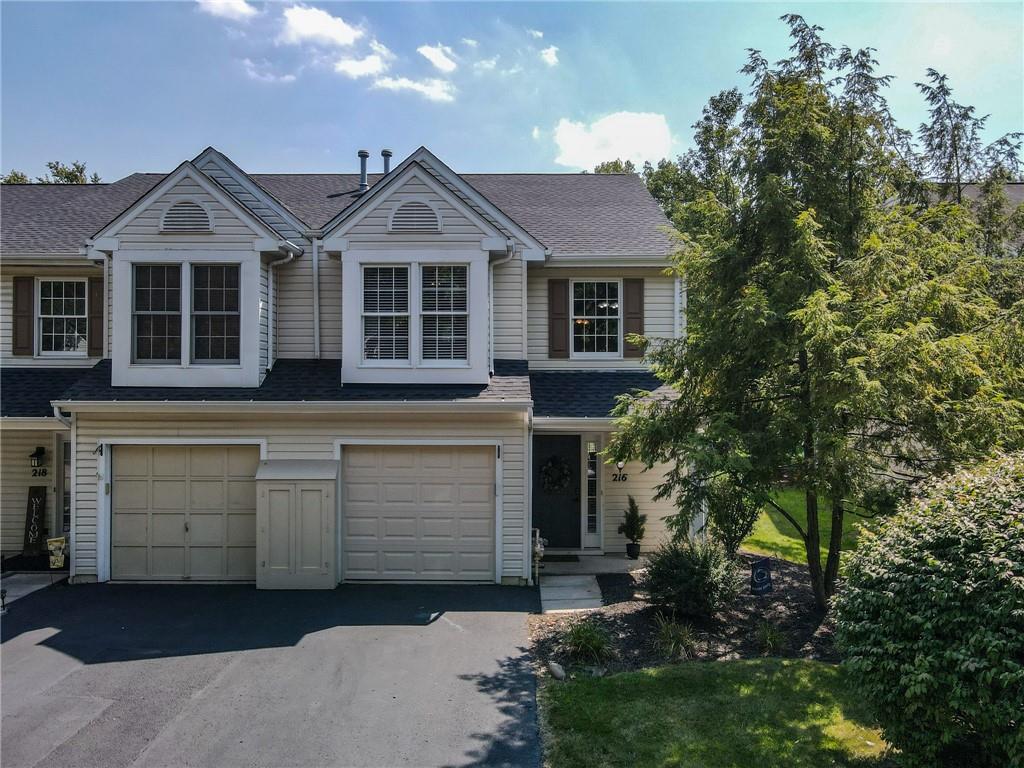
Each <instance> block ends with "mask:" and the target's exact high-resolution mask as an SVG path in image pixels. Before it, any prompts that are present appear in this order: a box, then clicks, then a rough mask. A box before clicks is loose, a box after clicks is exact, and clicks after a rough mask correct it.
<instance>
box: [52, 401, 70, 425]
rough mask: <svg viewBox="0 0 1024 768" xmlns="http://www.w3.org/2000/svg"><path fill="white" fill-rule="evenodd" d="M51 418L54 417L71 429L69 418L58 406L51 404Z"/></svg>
mask: <svg viewBox="0 0 1024 768" xmlns="http://www.w3.org/2000/svg"><path fill="white" fill-rule="evenodd" d="M53 418H55V419H56V420H57V421H59V422H60V423H61V424H63V425H64V426H65V427H67V428H68V429H71V419H69V418H68V417H67V416H65V415H64V414H63V413H61V412H60V406H58V405H55V406H53Z"/></svg>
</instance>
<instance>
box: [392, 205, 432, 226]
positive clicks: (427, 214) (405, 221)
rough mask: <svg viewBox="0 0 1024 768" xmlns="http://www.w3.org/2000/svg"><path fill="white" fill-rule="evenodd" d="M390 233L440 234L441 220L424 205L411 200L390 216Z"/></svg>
mask: <svg viewBox="0 0 1024 768" xmlns="http://www.w3.org/2000/svg"><path fill="white" fill-rule="evenodd" d="M391 231H392V232H440V231H441V218H440V217H439V216H438V215H437V211H435V210H434V209H433V208H431V207H430V206H429V205H427V204H426V203H421V202H418V201H415V200H411V201H409V202H407V203H402V204H401V205H400V206H398V208H396V209H395V212H394V213H392V214H391Z"/></svg>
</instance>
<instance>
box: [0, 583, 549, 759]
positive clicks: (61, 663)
mask: <svg viewBox="0 0 1024 768" xmlns="http://www.w3.org/2000/svg"><path fill="white" fill-rule="evenodd" d="M538 609H539V605H538V598H537V592H536V590H534V589H526V588H515V587H498V586H466V587H455V586H411V585H400V586H399V585H395V586H391V585H387V586H377V585H373V586H371V585H366V586H342V587H339V588H338V589H337V590H334V591H331V592H257V591H256V590H255V589H254V588H253V587H251V586H199V585H180V586H179V585H152V586H143V585H114V586H111V585H83V586H67V585H64V586H58V587H54V588H50V589H46V590H43V591H41V592H36V593H34V594H32V595H29V596H28V597H25V598H22V599H21V600H19V601H17V602H16V603H14V604H12V605H11V606H10V610H9V613H8V615H6V616H4V617H3V619H2V637H3V646H2V670H0V683H2V688H0V690H2V696H3V701H2V705H3V724H2V738H3V740H2V753H0V758H2V763H3V765H4V766H5V768H16V767H18V768H20V767H21V766H34V765H45V766H47V768H57V767H58V766H76V767H77V768H86V767H89V766H96V768H120V767H121V766H281V767H283V766H303V767H306V766H326V765H334V766H449V765H450V766H464V765H514V766H517V767H518V766H535V765H538V764H539V761H540V747H539V736H538V732H537V717H536V696H535V693H536V691H535V680H534V677H533V674H532V671H531V669H530V665H529V660H528V655H527V634H526V613H528V612H530V611H536V610H538Z"/></svg>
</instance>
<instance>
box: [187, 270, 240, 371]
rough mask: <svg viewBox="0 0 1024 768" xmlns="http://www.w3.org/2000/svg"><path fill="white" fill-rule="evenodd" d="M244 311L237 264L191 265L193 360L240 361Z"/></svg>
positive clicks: (229, 362) (228, 362) (200, 361)
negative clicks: (239, 306) (239, 302)
mask: <svg viewBox="0 0 1024 768" xmlns="http://www.w3.org/2000/svg"><path fill="white" fill-rule="evenodd" d="M240 345H241V315H240V314H239V308H238V265H237V264H193V265H192V361H193V362H196V363H218V364H231V363H237V362H238V361H239V347H240Z"/></svg>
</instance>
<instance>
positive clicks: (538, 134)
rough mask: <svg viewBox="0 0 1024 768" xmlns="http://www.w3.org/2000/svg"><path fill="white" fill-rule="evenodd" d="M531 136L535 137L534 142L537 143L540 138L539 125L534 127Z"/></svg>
mask: <svg viewBox="0 0 1024 768" xmlns="http://www.w3.org/2000/svg"><path fill="white" fill-rule="evenodd" d="M530 136H532V137H533V140H534V141H537V140H538V139H539V138H540V126H539V125H535V126H533V130H532V131H530Z"/></svg>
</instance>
